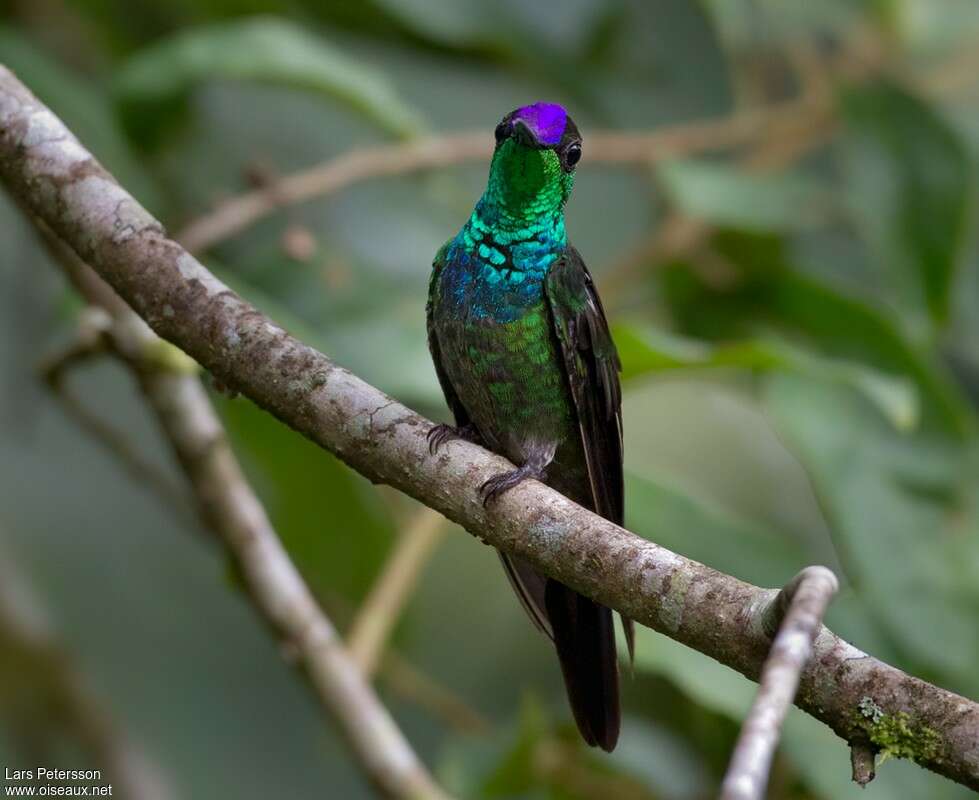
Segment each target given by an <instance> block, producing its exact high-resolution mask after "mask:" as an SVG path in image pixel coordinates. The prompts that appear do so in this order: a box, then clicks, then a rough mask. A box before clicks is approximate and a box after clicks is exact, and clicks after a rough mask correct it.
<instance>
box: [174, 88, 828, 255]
mask: <svg viewBox="0 0 979 800" xmlns="http://www.w3.org/2000/svg"><path fill="white" fill-rule="evenodd" d="M827 108H828V104H827V102H826V96H819V97H808V96H807V97H803V98H801V99H798V100H792V101H788V102H785V103H781V104H779V105H776V106H772V107H771V108H761V109H754V110H751V111H743V112H740V113H738V114H735V115H733V116H731V117H726V118H722V119H716V120H715V119H712V120H707V121H704V122H688V123H681V124H679V125H673V126H670V127H668V128H662V129H660V130H657V131H654V132H653V133H647V132H642V133H622V132H618V131H594V132H592V133H589V135H588V163H589V164H604V165H609V164H611V165H618V166H626V165H628V166H633V165H640V166H649V165H650V164H654V163H656V162H658V161H662V160H665V159H670V158H679V157H681V156H688V155H692V154H694V153H703V152H706V151H710V150H721V149H727V148H732V147H738V146H740V145H742V144H745V143H746V142H749V141H751V140H752V139H754V138H756V137H757V136H759V135H760V134H762V133H764V132H765V131H766V130H768V129H769V128H770V127H772V126H776V127H779V126H783V125H786V124H788V125H791V126H796V127H797V126H802V127H806V126H807V123H808V124H810V125H813V126H817V125H819V124H820V123H821V121H822V120H823V118H824V116H825V113H826V110H827ZM492 152H493V139H492V137H490V136H488V135H487V134H486V133H485V132H473V133H457V134H454V135H449V136H438V137H429V138H425V139H419V140H417V141H412V142H405V143H401V144H391V145H379V146H377V147H365V148H362V149H359V150H353V151H351V152H349V153H344V154H343V155H341V156H338V157H336V158H334V159H330V160H328V161H324V162H323V163H322V164H318V165H317V166H314V167H311V168H309V169H304V170H300V171H299V172H295V173H293V174H292V175H288V176H286V177H284V178H281V179H278V180H274V181H272V182H271V183H269V184H268V185H267V186H263V187H262V188H260V189H256V190H253V191H250V192H246V193H245V194H242V195H239V196H238V197H234V198H232V199H230V200H227V201H225V202H224V203H222V204H221V205H219V206H218V207H217V208H216V209H215V210H214V211H212V212H211V213H210V214H207V215H205V216H203V217H201V218H200V219H198V220H196V221H195V222H193V223H191V224H190V225H189V226H188V227H187V228H185V229H184V230H182V231H180V232H179V233H178V234H177V236H176V240H177V241H178V242H180V243H181V244H182V245H183V246H184V247H186V248H187V249H188V250H190V251H191V252H201V251H204V250H207V249H209V248H211V247H214V246H215V245H216V244H219V243H220V242H222V241H224V240H225V239H228V238H230V237H231V236H234V235H235V234H237V233H240V232H241V231H243V230H245V229H246V228H248V227H249V226H251V225H253V224H254V223H255V222H257V221H258V220H259V219H261V218H262V217H264V216H266V215H268V214H270V213H272V212H273V211H276V210H277V209H279V208H284V207H286V206H290V205H295V204H297V203H302V202H304V201H307V200H311V199H313V198H314V197H324V196H326V195H329V194H333V193H335V192H338V191H341V190H342V189H345V188H347V187H348V186H351V185H353V184H355V183H360V182H362V181H366V180H370V179H374V178H382V177H390V176H394V175H406V174H409V173H413V172H421V171H423V170H429V169H438V168H440V167H448V166H453V165H457V164H463V163H466V162H469V161H474V162H484V161H486V160H487V159H488V158H489V156H490V155H491V154H492Z"/></svg>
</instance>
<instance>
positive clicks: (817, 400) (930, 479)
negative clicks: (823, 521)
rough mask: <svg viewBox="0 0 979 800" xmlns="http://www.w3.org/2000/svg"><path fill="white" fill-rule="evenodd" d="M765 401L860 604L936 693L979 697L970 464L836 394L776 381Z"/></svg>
mask: <svg viewBox="0 0 979 800" xmlns="http://www.w3.org/2000/svg"><path fill="white" fill-rule="evenodd" d="M766 396H767V400H768V404H769V407H770V409H771V413H772V416H773V418H774V421H775V423H776V425H777V427H778V429H779V431H780V433H781V436H782V437H783V439H784V440H785V441H786V443H787V444H788V446H789V447H790V448H791V449H792V451H793V452H795V453H796V454H797V456H798V458H799V459H800V460H801V461H802V463H803V465H804V466H805V467H806V470H807V471H808V473H809V475H810V477H811V480H812V481H813V484H814V486H815V489H816V491H817V493H818V494H819V495H820V497H821V498H822V502H823V506H824V508H825V511H826V514H827V517H828V519H829V521H830V525H831V528H832V531H833V537H834V540H835V542H836V544H837V548H838V550H839V552H840V556H841V558H842V560H843V563H844V564H845V567H846V572H847V575H848V577H849V578H850V579H851V580H852V581H853V583H854V586H855V588H856V590H857V593H858V595H859V596H860V597H861V598H863V599H864V600H865V602H866V603H867V604H868V607H869V608H870V609H871V610H872V612H873V614H874V616H875V617H876V619H877V620H878V622H879V623H880V624H882V625H883V626H884V628H885V629H886V630H887V632H888V633H889V634H890V636H891V638H892V639H893V640H894V641H895V642H896V643H898V645H899V646H900V647H901V649H902V650H903V651H904V652H905V653H906V654H907V655H908V656H910V657H911V658H913V659H914V661H915V662H916V663H917V664H918V665H923V666H924V667H925V668H926V669H927V670H929V671H932V672H935V671H937V672H939V673H941V674H942V676H943V677H942V680H941V682H942V684H943V685H951V686H952V687H957V689H958V691H964V692H966V693H969V692H972V693H974V692H975V691H977V690H979V683H977V682H976V679H975V662H976V658H977V655H979V628H977V627H976V624H975V620H976V619H977V617H979V539H977V538H976V537H975V535H970V532H972V531H974V530H975V526H976V520H975V514H976V512H975V508H974V507H973V506H971V505H970V501H969V495H968V493H967V491H968V490H967V487H973V488H972V491H973V492H974V491H975V490H974V487H975V486H976V485H977V484H979V470H977V469H976V465H975V463H972V464H971V465H970V463H969V462H968V461H967V460H966V458H965V452H964V448H962V447H961V446H952V445H945V446H938V447H936V446H935V445H934V444H933V443H932V444H931V445H930V443H929V442H928V441H927V440H924V441H922V440H915V439H912V438H910V437H907V436H899V435H898V434H895V433H894V432H893V431H892V430H889V429H888V428H887V427H886V426H883V425H882V424H881V423H880V421H879V420H878V419H875V417H874V415H873V413H872V412H871V411H870V409H869V408H868V404H867V403H866V402H865V401H864V400H862V399H861V398H860V397H859V396H857V395H855V394H854V393H853V392H851V391H848V390H847V389H845V388H842V387H840V386H834V385H830V384H827V383H825V382H819V381H815V380H813V379H811V378H805V377H800V376H787V375H778V376H773V378H771V379H770V382H769V388H768V391H767V395H766ZM929 462H931V463H929ZM919 671H920V670H919Z"/></svg>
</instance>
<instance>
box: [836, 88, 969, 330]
mask: <svg viewBox="0 0 979 800" xmlns="http://www.w3.org/2000/svg"><path fill="white" fill-rule="evenodd" d="M843 111H844V116H845V119H846V121H847V125H848V129H849V131H850V136H849V140H848V145H849V147H848V150H847V156H848V158H847V175H848V179H849V192H850V196H849V206H850V209H851V213H852V214H853V217H854V219H855V220H856V222H857V224H858V226H859V228H860V230H861V231H862V232H863V235H864V237H865V238H866V239H867V241H868V242H869V243H870V245H871V247H872V248H873V250H874V252H875V254H876V256H877V260H878V262H879V263H880V268H881V271H882V273H883V274H885V275H886V276H888V278H889V279H890V280H891V281H893V282H895V283H896V284H897V286H898V289H899V290H900V291H901V292H902V294H903V297H902V299H903V300H904V301H905V302H906V303H907V304H908V305H909V307H911V308H914V307H919V308H921V307H923V308H925V309H927V312H928V314H930V316H931V319H932V321H933V322H934V323H935V324H936V325H939V326H941V325H944V323H945V322H946V321H947V320H948V317H949V306H950V298H951V291H952V286H953V284H954V280H955V274H956V268H957V266H958V264H959V261H960V257H961V254H962V249H963V244H964V239H965V233H966V229H967V221H968V216H969V213H968V212H969V206H970V202H969V200H970V195H971V182H972V177H971V176H972V163H971V159H970V157H969V153H968V151H967V150H966V148H965V147H964V146H963V144H962V142H961V141H960V140H959V138H958V136H957V135H956V133H955V132H954V131H953V130H952V128H951V127H950V126H949V125H948V124H947V123H946V122H945V121H944V120H943V119H942V118H941V117H940V116H939V114H938V113H937V112H936V111H935V110H934V109H933V108H932V107H931V106H930V105H929V104H928V103H926V102H925V101H924V100H922V99H921V98H919V97H916V96H914V95H912V94H910V93H909V92H907V91H905V90H904V89H901V88H899V87H897V86H895V85H893V84H889V83H883V82H882V83H878V84H876V85H873V86H867V87H861V88H858V89H850V90H849V91H846V92H844V94H843Z"/></svg>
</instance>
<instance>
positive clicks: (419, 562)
mask: <svg viewBox="0 0 979 800" xmlns="http://www.w3.org/2000/svg"><path fill="white" fill-rule="evenodd" d="M444 535H445V518H444V517H443V516H442V515H441V514H439V513H438V512H437V511H432V509H430V508H427V507H422V508H421V509H420V510H419V511H418V512H416V515H415V517H414V518H413V519H412V520H411V522H410V523H409V525H408V526H407V527H406V528H405V529H404V531H403V532H402V534H401V536H400V538H399V539H398V541H397V542H396V543H395V545H394V549H393V550H392V552H391V555H390V556H389V557H388V559H387V561H386V563H385V564H384V568H383V569H382V571H381V574H380V576H379V577H378V579H377V580H376V581H375V582H374V585H373V586H372V587H371V591H370V594H368V595H367V598H366V599H365V600H364V602H363V604H362V605H361V607H360V609H359V610H358V612H357V616H356V617H355V618H354V621H353V624H352V625H351V626H350V632H349V633H348V634H347V648H348V649H349V650H350V655H351V657H352V658H353V659H354V661H356V662H357V663H358V664H359V665H360V668H361V670H363V672H364V675H366V676H367V677H368V679H369V678H370V677H371V676H372V675H373V674H374V672H375V671H376V670H377V665H378V663H379V662H380V661H381V657H382V656H383V654H384V647H385V644H386V643H387V639H388V636H389V635H390V633H391V630H392V629H393V628H394V626H395V624H396V623H397V621H398V619H399V618H400V617H401V612H402V611H403V609H404V606H405V604H406V603H407V602H408V599H409V598H410V597H411V594H412V591H413V590H414V588H415V584H416V583H417V581H418V577H419V575H420V574H421V571H422V570H423V569H424V567H425V564H427V563H428V559H429V557H430V556H431V554H432V553H433V552H434V550H435V547H436V545H437V544H438V543H439V542H440V541H441V540H442V537H443V536H444Z"/></svg>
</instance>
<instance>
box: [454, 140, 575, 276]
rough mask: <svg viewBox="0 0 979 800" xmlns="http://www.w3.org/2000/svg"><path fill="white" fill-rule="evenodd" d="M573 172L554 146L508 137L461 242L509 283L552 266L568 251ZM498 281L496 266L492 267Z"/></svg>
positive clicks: (491, 168)
mask: <svg viewBox="0 0 979 800" xmlns="http://www.w3.org/2000/svg"><path fill="white" fill-rule="evenodd" d="M573 183H574V175H573V173H569V172H566V171H565V170H564V169H563V168H562V167H561V163H560V159H559V158H558V156H557V154H556V153H555V152H554V151H553V150H545V149H541V150H536V149H532V148H529V147H525V146H523V145H521V144H519V143H517V142H515V141H513V140H509V139H508V140H505V141H504V142H502V143H501V144H500V145H499V146H498V147H497V148H496V152H495V153H494V154H493V161H492V164H491V165H490V174H489V181H488V182H487V185H486V191H485V192H484V193H483V196H482V198H480V200H479V202H478V203H477V204H476V208H475V209H474V210H473V213H472V215H471V216H470V218H469V220H468V222H467V223H466V224H465V226H464V227H463V228H462V230H461V231H460V232H459V236H458V237H457V238H456V241H457V243H458V244H459V245H461V246H462V247H463V249H464V250H465V251H466V252H467V253H468V254H469V255H470V256H473V257H475V258H476V259H478V260H479V261H481V262H483V263H484V264H486V265H488V266H489V267H490V269H491V270H492V271H501V272H504V273H506V275H505V276H504V277H505V279H506V280H507V282H512V279H513V278H516V280H517V282H522V280H523V278H524V277H526V274H527V273H529V274H530V275H539V276H543V274H544V273H545V272H546V271H547V268H548V267H549V266H550V265H551V263H552V262H553V261H554V259H555V258H556V257H557V256H558V255H559V254H560V253H561V252H562V251H563V250H564V248H565V247H566V245H567V238H566V236H565V230H564V204H565V202H566V201H567V199H568V196H569V195H570V194H571V187H572V185H573ZM487 277H488V279H489V280H490V281H492V282H495V281H494V277H495V276H493V275H492V272H491V271H488V272H487Z"/></svg>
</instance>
